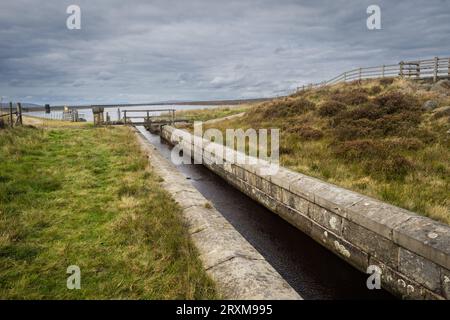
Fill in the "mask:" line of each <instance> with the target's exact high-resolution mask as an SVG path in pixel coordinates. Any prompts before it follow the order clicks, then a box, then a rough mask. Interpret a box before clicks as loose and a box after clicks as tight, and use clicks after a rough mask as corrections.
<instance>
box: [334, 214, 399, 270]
mask: <svg viewBox="0 0 450 320" xmlns="http://www.w3.org/2000/svg"><path fill="white" fill-rule="evenodd" d="M342 236H343V237H344V239H345V240H347V241H349V242H351V243H352V244H354V245H355V246H358V247H359V248H361V249H362V250H364V251H365V252H367V253H369V254H370V255H372V256H375V257H376V258H378V259H380V260H381V261H383V262H384V263H386V264H388V265H389V266H390V267H392V268H397V267H398V252H399V247H398V246H397V245H396V244H395V243H394V242H393V241H391V240H389V239H387V238H384V237H382V236H380V235H378V234H376V233H375V232H373V231H370V230H368V229H366V228H364V227H361V226H360V225H358V224H356V223H353V222H351V221H348V220H346V219H344V220H343V225H342Z"/></svg>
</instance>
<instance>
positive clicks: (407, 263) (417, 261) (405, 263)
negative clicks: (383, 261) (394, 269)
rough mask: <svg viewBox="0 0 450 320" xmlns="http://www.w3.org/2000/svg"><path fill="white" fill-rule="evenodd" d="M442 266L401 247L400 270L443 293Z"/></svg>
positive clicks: (431, 288) (432, 289)
mask: <svg viewBox="0 0 450 320" xmlns="http://www.w3.org/2000/svg"><path fill="white" fill-rule="evenodd" d="M440 269H441V268H440V267H439V266H438V265H437V264H435V263H433V262H431V261H430V260H428V259H425V258H423V257H421V256H418V255H417V254H415V253H412V252H411V251H408V250H406V249H403V248H400V254H399V266H398V270H399V271H400V272H401V273H403V274H404V275H406V276H408V277H410V278H412V279H413V280H415V281H416V282H418V283H420V284H422V285H424V286H425V287H427V288H428V289H430V290H431V291H433V292H435V293H438V294H439V293H441V270H440Z"/></svg>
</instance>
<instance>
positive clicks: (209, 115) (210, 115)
mask: <svg viewBox="0 0 450 320" xmlns="http://www.w3.org/2000/svg"><path fill="white" fill-rule="evenodd" d="M251 107H252V104H243V105H236V106H221V107H217V108H205V109H194V110H180V111H177V112H176V115H177V117H180V118H187V119H189V120H192V121H207V120H211V119H217V118H224V117H228V116H232V115H235V114H238V113H242V112H245V111H247V110H249V109H250V108H251Z"/></svg>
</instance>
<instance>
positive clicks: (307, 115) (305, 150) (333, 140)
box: [204, 80, 450, 224]
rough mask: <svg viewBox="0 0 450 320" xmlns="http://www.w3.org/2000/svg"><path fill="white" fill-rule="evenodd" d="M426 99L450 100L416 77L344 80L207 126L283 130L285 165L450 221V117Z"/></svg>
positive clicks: (444, 103)
mask: <svg viewBox="0 0 450 320" xmlns="http://www.w3.org/2000/svg"><path fill="white" fill-rule="evenodd" d="M449 94H450V92H449ZM428 99H433V100H436V101H437V102H438V103H439V105H440V107H441V108H440V109H439V110H441V109H442V108H444V106H448V105H450V98H449V96H446V97H445V96H441V95H439V94H438V93H434V92H431V91H426V90H424V89H422V88H421V86H420V85H419V84H418V83H416V82H412V81H405V80H395V81H390V80H380V81H378V80H375V81H367V82H363V83H361V84H358V83H351V84H340V85H336V86H333V87H326V88H322V89H316V90H308V91H306V92H302V93H298V94H295V95H293V96H290V97H287V98H281V99H276V100H274V101H271V102H264V103H262V104H259V105H256V106H254V107H253V108H251V109H249V110H248V111H247V112H246V115H245V116H244V117H241V118H236V119H231V120H225V121H222V122H219V123H214V124H211V125H206V126H205V127H204V130H206V129H208V128H210V127H213V128H217V129H220V130H222V131H225V129H227V128H242V129H244V130H245V129H248V128H254V129H259V128H279V129H280V135H281V137H280V162H281V165H283V166H285V167H288V168H290V169H292V170H294V171H298V172H302V173H304V174H308V175H311V176H314V177H318V178H320V179H323V180H326V181H329V182H331V183H334V184H336V185H340V186H343V187H345V188H348V189H351V190H355V191H358V192H361V193H363V194H366V195H369V196H372V197H375V198H378V199H380V200H383V201H387V202H389V203H391V204H394V205H397V206H400V207H403V208H406V209H409V210H411V211H414V212H417V213H419V214H422V215H425V216H429V217H431V218H433V219H436V220H439V221H442V222H444V223H447V224H450V197H449V190H450V161H449V159H450V134H449V133H448V132H449V129H450V115H449V114H448V112H444V111H424V110H422V109H421V106H422V104H423V103H424V101H426V100H428ZM447 111H448V110H447Z"/></svg>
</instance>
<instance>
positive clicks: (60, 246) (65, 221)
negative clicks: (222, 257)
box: [0, 123, 216, 299]
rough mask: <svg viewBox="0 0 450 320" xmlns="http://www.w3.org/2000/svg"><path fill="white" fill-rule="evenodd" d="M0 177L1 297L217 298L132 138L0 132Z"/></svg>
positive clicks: (109, 132)
mask: <svg viewBox="0 0 450 320" xmlns="http://www.w3.org/2000/svg"><path fill="white" fill-rule="evenodd" d="M0 168H1V171H0V221H1V222H0V298H2V299H10V298H18V299H20V298H31V299H42V298H44V299H48V298H51V299H53V298H55V299H72V298H74V299H79V298H92V299H110V298H114V299H116V298H118V299H130V298H131V299H209V298H215V297H216V294H215V290H214V285H213V283H212V282H211V280H210V279H209V278H208V277H207V275H206V274H205V272H204V270H203V269H202V266H201V263H200V261H199V259H198V257H197V252H196V250H195V248H194V247H193V245H192V243H191V242H190V240H189V236H188V234H187V232H186V229H185V228H184V226H183V223H182V220H181V211H180V209H179V208H178V206H177V205H176V203H175V202H174V201H173V200H172V199H171V198H170V197H169V195H168V194H167V193H166V192H165V191H164V190H162V189H161V187H160V185H159V182H160V179H159V178H158V177H157V176H156V175H155V174H154V173H153V172H152V171H151V170H150V169H149V168H148V167H147V159H146V157H145V156H144V155H143V154H142V153H140V151H139V147H138V145H137V143H136V142H135V138H134V135H133V133H132V132H131V131H130V130H129V129H127V128H120V127H114V128H93V127H91V126H89V125H84V126H81V127H79V128H73V127H72V128H68V127H64V126H62V125H61V124H59V123H57V124H56V127H52V126H51V124H49V123H47V128H45V129H42V128H34V127H24V128H16V129H14V130H0ZM69 265H78V266H79V267H80V269H81V290H68V289H67V288H66V280H67V277H68V276H69V275H67V274H66V269H67V267H68V266H69Z"/></svg>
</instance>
